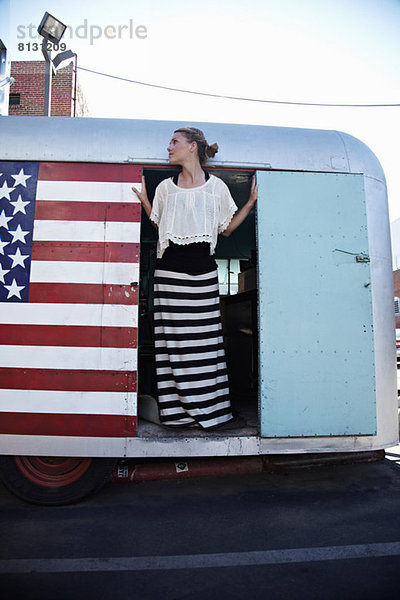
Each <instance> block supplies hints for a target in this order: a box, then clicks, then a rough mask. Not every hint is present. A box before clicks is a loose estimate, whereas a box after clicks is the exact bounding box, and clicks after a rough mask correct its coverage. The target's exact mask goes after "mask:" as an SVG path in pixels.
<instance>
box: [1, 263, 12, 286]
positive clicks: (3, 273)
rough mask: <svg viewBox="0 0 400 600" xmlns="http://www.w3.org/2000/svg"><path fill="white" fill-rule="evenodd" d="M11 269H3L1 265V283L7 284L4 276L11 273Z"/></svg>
mask: <svg viewBox="0 0 400 600" xmlns="http://www.w3.org/2000/svg"><path fill="white" fill-rule="evenodd" d="M9 272H10V269H3V267H2V266H1V265H0V281H1V282H2V283H5V281H4V275H6V273H9Z"/></svg>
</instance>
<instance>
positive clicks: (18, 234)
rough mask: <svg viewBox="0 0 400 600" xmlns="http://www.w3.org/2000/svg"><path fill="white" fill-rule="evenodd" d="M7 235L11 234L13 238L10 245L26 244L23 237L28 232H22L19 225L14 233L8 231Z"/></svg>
mask: <svg viewBox="0 0 400 600" xmlns="http://www.w3.org/2000/svg"><path fill="white" fill-rule="evenodd" d="M9 233H11V235H12V236H13V241H12V242H11V243H12V244H14V243H15V242H22V243H23V244H26V242H25V236H27V235H28V233H29V231H22V228H21V225H18V227H17V229H16V230H15V231H9Z"/></svg>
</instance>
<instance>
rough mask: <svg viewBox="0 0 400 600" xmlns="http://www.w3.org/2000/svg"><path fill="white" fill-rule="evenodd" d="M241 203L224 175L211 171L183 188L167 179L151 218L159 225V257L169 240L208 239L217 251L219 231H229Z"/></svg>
mask: <svg viewBox="0 0 400 600" xmlns="http://www.w3.org/2000/svg"><path fill="white" fill-rule="evenodd" d="M236 211H237V206H236V204H235V202H234V201H233V198H232V196H231V193H230V191H229V188H228V186H227V185H226V183H225V182H224V181H222V179H219V177H215V175H210V178H209V179H208V181H206V182H205V183H203V185H199V186H198V187H194V188H181V187H179V186H177V185H175V183H174V182H173V181H172V179H170V178H168V179H164V180H163V181H162V182H161V183H160V184H159V185H158V186H157V189H156V193H155V196H154V201H153V207H152V211H151V214H150V219H151V220H152V221H153V222H154V223H155V224H156V225H157V226H158V243H157V258H161V257H162V255H163V254H164V250H165V249H166V248H168V246H169V242H170V241H171V242H174V243H175V244H181V245H185V244H192V243H194V242H208V243H209V244H210V254H214V252H215V246H216V245H217V237H218V234H219V233H222V232H223V231H225V229H226V228H227V227H228V225H229V223H230V221H231V219H232V217H233V215H234V214H235V212H236Z"/></svg>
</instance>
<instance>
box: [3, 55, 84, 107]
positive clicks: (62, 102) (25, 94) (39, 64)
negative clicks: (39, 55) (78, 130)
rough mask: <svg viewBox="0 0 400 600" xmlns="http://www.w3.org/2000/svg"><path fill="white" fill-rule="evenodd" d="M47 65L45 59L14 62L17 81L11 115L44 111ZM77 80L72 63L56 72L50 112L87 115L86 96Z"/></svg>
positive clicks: (11, 91) (12, 72) (13, 71)
mask: <svg viewBox="0 0 400 600" xmlns="http://www.w3.org/2000/svg"><path fill="white" fill-rule="evenodd" d="M45 67H46V63H45V61H44V60H32V61H12V62H11V77H13V78H14V79H15V82H14V83H13V85H12V87H11V89H10V97H9V111H8V112H9V115H18V116H20V115H24V116H32V117H34V116H42V115H43V106H44V77H45ZM76 83H77V82H76V77H75V70H74V66H73V64H72V63H70V64H68V65H67V66H65V67H63V68H60V69H58V70H57V71H56V73H55V74H53V78H52V93H51V116H53V117H74V116H88V109H87V105H86V102H85V99H84V97H83V94H82V91H81V90H80V88H79V86H78V85H77V84H76Z"/></svg>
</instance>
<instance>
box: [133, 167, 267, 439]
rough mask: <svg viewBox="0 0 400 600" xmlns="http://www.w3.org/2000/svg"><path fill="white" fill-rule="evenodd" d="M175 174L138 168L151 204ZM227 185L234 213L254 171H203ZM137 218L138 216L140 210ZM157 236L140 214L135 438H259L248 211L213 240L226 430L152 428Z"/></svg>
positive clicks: (253, 256) (253, 255)
mask: <svg viewBox="0 0 400 600" xmlns="http://www.w3.org/2000/svg"><path fill="white" fill-rule="evenodd" d="M176 172H177V171H176V170H175V169H166V168H144V169H143V174H144V176H145V178H146V187H147V192H148V195H149V198H150V200H151V201H152V199H153V197H154V193H155V189H156V187H157V185H158V184H159V183H160V182H161V181H162V180H163V179H165V178H166V177H171V176H173V175H175V173H176ZM209 172H210V173H213V174H214V175H216V176H217V177H220V178H221V179H223V180H224V181H225V183H226V184H227V185H228V187H229V189H230V191H231V194H232V197H233V198H234V200H235V202H236V204H237V206H238V208H239V209H240V208H241V207H242V206H243V205H244V204H245V203H246V202H247V200H248V197H249V193H250V187H251V179H252V176H253V174H254V171H246V170H233V169H223V170H220V169H213V170H209ZM142 213H143V211H142ZM156 245H157V232H156V230H155V229H154V227H153V226H152V225H151V223H150V221H149V219H148V218H147V217H146V215H144V213H143V215H142V226H141V254H140V287H139V295H140V296H139V332H138V338H139V339H138V416H139V419H138V435H139V437H152V438H154V437H207V436H210V435H212V436H213V437H215V436H230V435H233V436H238V435H241V436H243V435H245V436H254V435H258V434H259V416H258V412H259V411H258V338H257V331H258V327H257V276H256V273H257V252H256V222H255V210H254V209H253V210H252V212H251V213H250V215H249V216H248V217H247V219H246V220H245V221H244V223H242V224H241V225H240V227H239V228H238V229H236V231H235V232H234V233H233V234H232V235H231V236H229V237H227V238H226V237H223V236H219V240H218V245H217V248H216V253H215V258H216V261H217V264H218V276H219V284H220V298H221V316H222V328H223V336H224V345H225V351H226V360H227V368H228V377H229V386H230V393H231V403H232V409H233V414H234V416H235V417H236V419H235V424H234V426H233V427H232V428H227V429H226V428H225V429H224V428H222V429H221V430H216V431H214V432H211V433H210V432H208V433H207V432H206V431H202V430H199V429H192V430H191V429H186V430H182V431H179V430H178V431H177V430H168V429H167V428H166V427H164V426H162V425H160V424H158V423H157V420H158V418H157V407H156V402H155V398H157V388H156V376H155V359H154V340H153V313H154V308H153V277H154V268H155V261H156Z"/></svg>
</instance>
